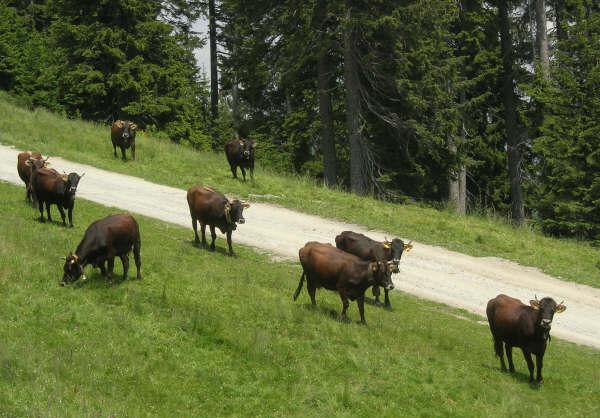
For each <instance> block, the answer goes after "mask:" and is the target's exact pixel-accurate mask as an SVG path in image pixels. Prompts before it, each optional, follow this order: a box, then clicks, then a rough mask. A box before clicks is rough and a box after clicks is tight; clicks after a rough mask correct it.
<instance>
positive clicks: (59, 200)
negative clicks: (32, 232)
mask: <svg viewBox="0 0 600 418" xmlns="http://www.w3.org/2000/svg"><path fill="white" fill-rule="evenodd" d="M84 175H85V173H83V174H81V176H80V175H79V174H77V173H70V174H60V173H59V172H57V171H56V170H53V169H50V168H40V169H38V170H36V171H35V172H34V173H33V174H32V177H31V188H32V190H33V193H34V194H35V197H36V199H37V201H38V207H39V210H40V221H41V222H44V203H45V204H46V212H47V214H48V220H49V221H52V217H51V216H50V206H51V205H52V204H55V205H56V206H57V207H58V211H59V212H60V217H61V218H62V221H63V224H65V225H66V222H65V212H64V210H63V209H67V210H68V211H69V226H71V227H72V226H73V207H74V206H75V193H77V186H78V185H79V180H80V179H81V178H82V177H83V176H84Z"/></svg>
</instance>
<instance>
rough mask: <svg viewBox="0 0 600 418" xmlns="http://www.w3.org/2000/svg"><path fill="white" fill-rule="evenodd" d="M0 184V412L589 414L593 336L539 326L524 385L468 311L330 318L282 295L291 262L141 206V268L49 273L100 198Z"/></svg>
mask: <svg viewBox="0 0 600 418" xmlns="http://www.w3.org/2000/svg"><path fill="white" fill-rule="evenodd" d="M0 196H2V198H1V199H0V236H1V239H0V300H2V302H1V303H0V416H57V417H66V416H73V417H82V416H123V417H125V416H131V417H142V416H165V417H175V416H186V417H187V416H207V417H216V416H264V417H277V416H279V417H289V416H303V417H305V416H319V417H330V416H348V417H350V416H353V417H354V416H361V417H362V416H389V417H392V416H393V417H397V416H423V417H431V416H436V417H438V416H455V417H469V416H473V417H479V416H492V415H493V416H511V417H512V416H529V417H533V416H547V415H548V414H552V415H554V416H561V417H571V416H582V417H592V416H598V415H599V414H600V368H599V367H598V365H599V364H600V351H595V350H592V349H588V348H584V347H580V346H577V345H574V344H571V343H567V342H565V341H560V340H557V339H553V340H552V343H551V344H550V347H549V350H548V352H547V355H546V358H545V369H544V376H545V383H544V384H543V385H542V386H540V387H538V386H530V385H529V384H528V383H527V381H526V380H527V377H526V376H525V371H526V366H525V363H524V361H523V359H522V356H521V355H520V353H515V362H516V367H517V371H518V373H517V374H516V375H514V376H511V375H509V374H504V373H501V372H500V370H499V364H498V361H497V360H496V358H495V357H494V355H493V350H492V344H491V338H490V335H489V330H488V328H487V326H484V325H482V324H480V323H478V322H477V319H478V318H477V317H475V316H474V315H471V314H469V313H466V312H463V311H460V310H457V309H452V308H448V307H445V306H442V305H438V304H435V303H432V302H426V301H423V300H419V299H417V298H414V297H411V296H407V295H404V294H401V293H397V292H394V294H393V295H392V304H393V306H394V307H395V311H393V312H387V311H384V310H382V309H377V308H374V307H371V306H367V307H366V318H367V322H368V323H369V325H368V326H366V327H364V326H361V325H359V324H356V323H351V324H343V323H340V322H338V321H337V320H335V319H334V317H335V315H337V313H338V312H339V309H340V306H341V303H340V301H339V298H338V297H337V295H336V294H334V293H332V292H327V291H320V292H318V295H317V300H318V303H319V306H318V308H317V309H312V308H311V307H310V306H309V299H308V296H307V294H306V291H303V292H302V294H301V297H300V298H299V300H298V301H297V302H295V303H294V302H292V300H291V294H292V292H293V290H294V289H295V287H296V285H297V283H298V278H299V267H298V266H297V265H295V264H286V263H274V262H271V261H270V260H269V259H268V258H267V257H266V256H264V255H259V254H257V253H255V252H253V251H251V250H250V249H248V248H245V247H243V246H240V245H236V249H237V252H238V257H237V258H234V259H232V258H229V257H227V256H226V255H225V254H224V250H225V245H224V241H223V240H222V239H219V240H218V242H217V247H218V250H220V251H217V252H216V253H210V252H208V251H206V250H202V249H199V248H196V247H194V246H193V245H192V236H193V234H192V231H191V229H189V230H187V229H184V228H180V227H176V226H172V225H169V224H166V223H161V222H159V221H156V220H152V219H147V218H143V217H141V216H136V218H137V219H138V221H139V223H140V229H141V235H142V274H143V276H144V278H143V280H141V281H137V280H135V279H133V280H128V281H125V282H120V283H117V284H114V285H112V286H111V285H109V284H108V283H107V282H106V281H105V280H104V279H103V278H102V277H100V275H99V273H98V271H97V270H95V271H94V273H93V274H90V273H91V268H88V270H87V273H88V281H86V282H85V283H81V284H76V285H72V286H69V287H66V288H62V287H60V286H59V281H60V279H61V273H62V262H61V260H60V257H61V256H64V255H65V254H66V253H67V252H68V251H70V250H73V249H74V248H75V247H76V245H77V244H78V242H79V240H80V239H81V236H82V234H83V231H84V230H85V227H86V226H87V225H88V224H89V223H90V222H91V221H93V220H95V219H98V218H100V217H103V216H106V215H107V214H109V213H114V212H115V211H114V210H112V209H110V208H105V207H101V206H98V205H96V204H92V203H89V202H86V201H84V200H81V199H79V200H78V202H77V205H76V210H75V228H74V229H69V228H64V227H62V226H61V225H60V224H58V223H53V224H51V223H45V224H40V223H39V222H38V221H37V220H36V216H37V213H36V212H35V210H33V209H32V208H31V207H28V206H27V205H25V203H24V201H23V190H22V189H21V188H20V187H16V186H12V185H7V184H6V183H0ZM234 240H235V234H234ZM116 265H117V272H119V271H120V262H119V261H117V262H116ZM350 317H351V318H352V319H353V320H354V321H356V320H358V313H357V308H356V304H355V303H353V304H352V305H351V308H350Z"/></svg>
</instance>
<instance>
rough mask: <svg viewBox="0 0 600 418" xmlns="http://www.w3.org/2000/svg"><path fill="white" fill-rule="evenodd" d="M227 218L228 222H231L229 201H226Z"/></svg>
mask: <svg viewBox="0 0 600 418" xmlns="http://www.w3.org/2000/svg"><path fill="white" fill-rule="evenodd" d="M225 220H226V221H227V223H228V224H230V223H231V204H230V203H229V202H227V203H225Z"/></svg>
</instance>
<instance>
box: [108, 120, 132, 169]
mask: <svg viewBox="0 0 600 418" xmlns="http://www.w3.org/2000/svg"><path fill="white" fill-rule="evenodd" d="M136 130H137V125H136V124H135V123H133V122H131V121H129V120H116V121H114V122H113V124H112V127H111V129H110V139H111V140H112V145H113V150H114V154H115V157H116V156H117V147H119V148H121V156H122V158H123V161H125V160H126V159H127V158H126V157H125V150H126V149H127V148H130V147H131V159H133V160H135V131H136Z"/></svg>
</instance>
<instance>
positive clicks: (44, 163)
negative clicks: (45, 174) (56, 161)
mask: <svg viewBox="0 0 600 418" xmlns="http://www.w3.org/2000/svg"><path fill="white" fill-rule="evenodd" d="M48 158H50V157H46V158H34V157H29V158H28V159H27V161H25V165H26V166H28V167H31V169H32V170H39V169H40V168H44V167H48V166H49V165H50V163H49V162H48Z"/></svg>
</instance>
